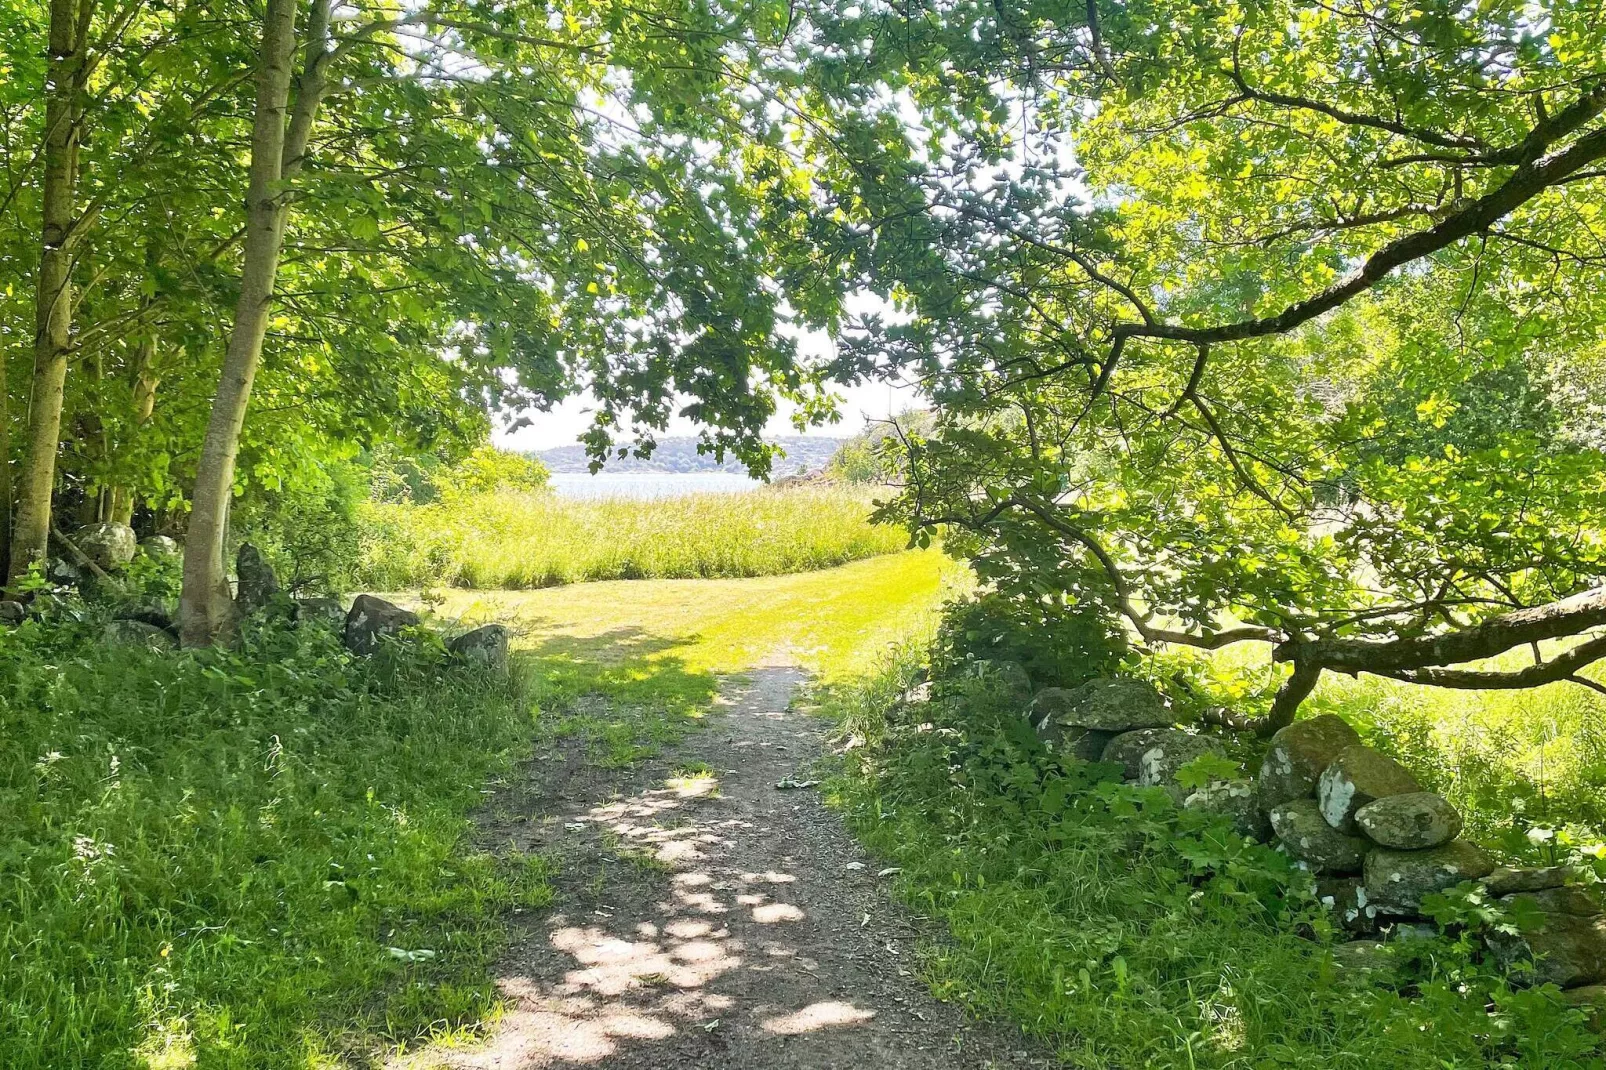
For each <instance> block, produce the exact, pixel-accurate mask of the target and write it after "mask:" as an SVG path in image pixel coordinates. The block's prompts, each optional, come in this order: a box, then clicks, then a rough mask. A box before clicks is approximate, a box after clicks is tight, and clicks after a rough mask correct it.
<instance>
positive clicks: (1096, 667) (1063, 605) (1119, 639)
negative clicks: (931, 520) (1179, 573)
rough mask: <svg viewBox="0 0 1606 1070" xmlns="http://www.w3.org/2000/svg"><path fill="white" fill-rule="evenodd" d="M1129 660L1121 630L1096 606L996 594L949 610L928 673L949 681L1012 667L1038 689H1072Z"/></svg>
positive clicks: (963, 601)
mask: <svg viewBox="0 0 1606 1070" xmlns="http://www.w3.org/2000/svg"><path fill="white" fill-rule="evenodd" d="M1126 652H1127V644H1126V638H1125V636H1124V634H1123V633H1122V631H1121V629H1120V627H1119V626H1118V625H1117V624H1116V623H1115V622H1114V621H1112V620H1111V619H1110V618H1109V617H1108V615H1106V614H1105V613H1104V612H1103V611H1102V610H1100V609H1099V608H1098V607H1097V606H1092V605H1086V604H1083V605H1074V604H1068V603H1067V602H1065V601H1064V600H1063V599H1056V598H1041V597H1036V596H1033V595H1030V594H1015V593H1009V592H1004V591H999V590H993V591H987V592H984V593H982V594H979V595H976V596H974V597H969V598H963V599H960V600H958V601H956V602H953V603H952V604H951V605H950V606H949V607H948V609H947V610H946V612H945V613H944V614H943V619H942V624H941V626H940V627H939V628H938V630H937V638H936V641H935V643H934V645H933V647H932V666H931V668H932V675H933V676H935V677H938V678H954V677H961V676H973V675H976V674H977V673H979V672H981V671H983V670H984V669H985V668H986V667H988V666H989V665H996V664H997V663H999V662H1006V661H1012V662H1018V663H1019V664H1020V665H1021V666H1022V667H1024V668H1025V669H1026V675H1027V676H1029V677H1030V678H1031V681H1032V684H1033V685H1034V686H1036V687H1074V686H1075V685H1077V684H1079V683H1082V682H1083V681H1086V680H1091V679H1093V678H1094V677H1097V676H1107V675H1109V674H1110V673H1111V672H1113V671H1114V670H1115V669H1116V668H1117V667H1118V666H1119V665H1120V663H1121V659H1122V658H1123V657H1124V656H1125V654H1126Z"/></svg>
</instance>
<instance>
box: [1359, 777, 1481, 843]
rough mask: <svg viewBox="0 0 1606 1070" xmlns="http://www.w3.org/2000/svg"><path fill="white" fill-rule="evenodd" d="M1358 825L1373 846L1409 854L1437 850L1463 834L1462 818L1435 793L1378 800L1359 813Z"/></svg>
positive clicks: (1392, 796)
mask: <svg viewBox="0 0 1606 1070" xmlns="http://www.w3.org/2000/svg"><path fill="white" fill-rule="evenodd" d="M1355 824H1356V825H1357V826H1359V828H1360V830H1361V835H1363V836H1365V837H1366V838H1367V839H1369V840H1371V841H1372V842H1373V843H1376V844H1381V845H1382V846H1384V847H1395V848H1399V849H1400V850H1407V851H1420V850H1422V849H1424V848H1427V847H1437V846H1439V844H1441V843H1449V842H1450V841H1451V840H1453V839H1455V838H1456V837H1457V836H1459V835H1460V834H1461V815H1460V814H1459V813H1457V812H1456V808H1455V807H1453V806H1451V805H1450V803H1449V802H1448V801H1447V800H1446V799H1445V798H1444V796H1442V795H1437V794H1435V793H1433V792H1431V791H1408V792H1406V793H1405V794H1404V795H1385V796H1384V797H1383V798H1381V799H1374V800H1373V801H1372V802H1369V803H1367V804H1366V805H1365V806H1363V807H1361V808H1360V809H1359V810H1357V811H1355Z"/></svg>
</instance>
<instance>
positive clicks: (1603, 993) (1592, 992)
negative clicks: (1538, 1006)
mask: <svg viewBox="0 0 1606 1070" xmlns="http://www.w3.org/2000/svg"><path fill="white" fill-rule="evenodd" d="M1561 998H1562V1000H1563V1001H1565V1002H1566V1003H1567V1004H1568V1005H1569V1006H1572V1007H1577V1008H1578V1009H1579V1010H1581V1011H1583V1012H1584V1013H1585V1014H1586V1015H1588V1022H1587V1024H1588V1026H1589V1028H1591V1029H1593V1030H1594V1031H1595V1032H1597V1033H1599V1032H1602V1031H1603V1030H1606V985H1581V986H1579V987H1578V988H1569V989H1567V990H1566V991H1565V992H1563V993H1562V994H1561Z"/></svg>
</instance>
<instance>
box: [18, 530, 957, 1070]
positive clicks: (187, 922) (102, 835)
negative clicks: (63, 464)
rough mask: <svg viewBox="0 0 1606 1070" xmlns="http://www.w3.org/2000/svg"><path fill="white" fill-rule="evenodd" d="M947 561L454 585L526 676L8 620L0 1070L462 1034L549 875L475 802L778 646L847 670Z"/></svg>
mask: <svg viewBox="0 0 1606 1070" xmlns="http://www.w3.org/2000/svg"><path fill="white" fill-rule="evenodd" d="M951 577H952V570H951V568H950V567H949V566H948V565H946V564H945V562H944V561H943V560H942V559H941V558H940V557H939V556H937V555H935V554H931V553H906V554H895V555H889V556H883V557H878V558H875V559H873V560H868V561H861V562H857V563H854V564H851V565H848V566H845V567H842V568H838V569H833V570H828V571H822V572H812V573H804V574H798V575H791V576H778V577H770V578H764V579H757V580H750V581H723V580H720V581H707V582H701V583H698V582H687V581H676V580H667V581H643V582H640V583H633V584H588V585H583V586H579V587H572V588H557V589H552V590H546V591H532V592H507V593H496V594H477V593H470V592H462V591H459V592H451V593H450V594H449V596H448V605H447V607H446V608H447V609H448V610H449V611H453V612H456V613H460V614H461V615H464V616H465V617H474V616H476V615H483V614H484V613H485V612H487V611H491V610H494V611H495V612H498V613H503V612H506V613H508V614H509V615H511V616H513V617H515V618H516V620H515V624H516V626H517V627H518V628H519V630H520V631H521V633H522V634H520V635H519V637H518V639H517V641H516V646H517V647H518V648H519V653H518V657H517V660H516V665H517V666H519V669H520V671H519V672H517V673H516V674H515V676H514V677H513V678H512V679H511V680H498V679H494V678H491V679H487V678H485V677H483V676H479V675H474V674H472V673H469V672H467V671H460V670H450V669H446V668H443V667H442V666H441V665H440V664H439V663H438V662H437V661H436V660H434V659H433V657H431V656H428V655H427V653H426V654H425V655H421V656H419V657H416V658H414V657H394V658H388V659H375V660H374V661H371V662H369V661H363V660H354V659H351V658H350V657H348V656H347V655H346V654H345V653H344V652H343V651H342V650H341V649H340V646H339V642H338V639H337V637H336V636H335V635H334V634H333V632H329V631H323V630H318V629H302V630H298V631H289V630H283V629H280V630H267V631H261V632H255V633H252V634H251V635H249V636H248V637H247V641H246V643H245V644H244V645H243V646H242V647H241V648H240V649H239V650H237V651H232V652H230V651H221V650H212V651H200V652H185V653H178V654H172V653H169V654H156V653H150V652H147V651H141V650H127V649H107V648H104V647H102V646H100V645H99V644H98V643H97V642H95V638H96V629H95V626H94V624H93V622H92V621H90V622H85V623H74V622H73V621H72V620H71V619H63V620H62V621H59V622H56V623H54V624H52V625H51V626H50V627H48V628H45V627H42V626H40V625H38V624H27V625H24V626H22V627H21V628H17V629H13V630H4V631H0V1066H4V1067H5V1068H6V1070H36V1068H37V1070H45V1068H48V1070H71V1068H80V1067H96V1068H110V1067H129V1068H135V1067H146V1068H161V1070H168V1068H179V1067H189V1066H198V1067H205V1068H208V1070H212V1068H228V1070H236V1068H240V1070H244V1068H255V1067H294V1068H305V1070H312V1068H320V1070H322V1068H333V1067H336V1066H351V1065H366V1064H367V1063H368V1061H369V1060H370V1059H372V1058H375V1057H377V1056H379V1055H381V1054H382V1053H383V1052H384V1051H386V1050H388V1049H394V1048H396V1047H406V1046H410V1045H412V1044H413V1043H415V1042H417V1041H420V1040H422V1039H423V1038H426V1037H429V1036H432V1035H438V1034H440V1033H442V1032H453V1031H464V1030H467V1031H470V1032H472V1031H473V1030H474V1029H475V1028H477V1027H478V1024H479V1023H482V1022H484V1021H486V1020H488V1019H489V1018H490V1017H492V1016H494V1014H495V1012H496V1008H497V997H496V993H495V992H494V990H493V987H492V985H491V981H490V976H491V966H492V964H493V963H494V961H495V959H496V956H497V955H498V953H499V952H500V950H501V949H502V947H503V946H504V941H505V935H506V923H507V921H508V917H509V915H510V913H511V912H513V911H516V910H527V909H536V908H539V907H540V906H542V905H543V904H544V903H545V902H546V901H547V899H548V897H549V896H550V894H551V891H550V886H549V884H548V877H549V876H550V866H549V863H548V862H547V860H546V859H544V858H543V857H541V856H539V855H523V854H519V853H517V852H513V851H511V850H504V849H502V848H500V847H498V845H495V844H490V845H484V844H480V843H478V842H477V841H476V837H475V835H474V825H473V824H472V823H471V821H470V814H471V813H472V812H473V811H474V810H475V809H476V808H477V807H478V806H479V805H480V804H481V803H482V802H483V801H484V800H485V798H486V796H487V792H490V791H494V789H495V787H496V785H497V784H498V783H500V782H501V779H502V778H503V777H505V776H506V775H507V774H508V772H509V770H510V768H511V765H512V763H513V761H514V760H515V759H519V758H522V757H525V756H531V757H533V758H534V759H535V760H538V761H539V760H542V759H548V760H554V759H556V758H558V756H559V752H560V751H562V750H563V749H564V748H565V747H567V746H569V745H570V744H571V743H572V744H577V745H579V746H581V747H583V748H585V749H586V750H587V752H588V754H589V757H590V758H591V760H593V761H597V762H600V763H603V764H609V765H622V764H626V763H629V762H631V761H634V760H636V759H638V758H640V757H642V756H644V755H647V754H651V753H653V752H655V751H656V750H658V749H659V748H660V747H662V746H663V745H664V744H665V743H666V742H668V741H670V740H672V739H674V738H677V737H678V736H679V735H681V734H682V733H684V732H685V731H687V730H688V729H689V728H690V727H691V726H693V725H695V724H697V723H698V722H699V721H700V720H701V719H702V718H703V717H704V716H705V715H706V714H707V713H708V711H709V710H710V709H711V708H712V707H713V705H714V702H715V698H716V693H717V689H718V686H719V677H720V675H721V674H725V673H740V672H741V671H743V670H745V669H748V668H751V667H753V666H754V665H757V664H761V663H763V662H764V661H765V660H766V659H769V658H771V657H772V656H776V655H780V656H786V657H791V658H794V659H796V660H798V661H799V662H801V663H803V664H805V665H806V666H808V667H810V668H812V669H814V670H815V671H817V672H818V673H820V674H821V675H822V676H823V677H826V678H831V679H845V678H847V677H849V676H851V675H852V674H854V673H855V672H857V671H859V670H860V668H861V667H862V666H864V665H866V664H868V663H869V661H870V660H873V658H874V657H875V656H876V654H877V652H879V651H882V650H884V649H885V648H886V646H887V644H888V643H889V642H892V641H894V640H896V639H897V638H898V637H899V636H901V635H902V634H903V631H904V629H905V627H906V626H907V624H908V622H909V621H911V620H918V619H922V618H923V617H925V616H928V615H929V614H930V613H931V612H932V608H933V606H934V605H935V603H936V601H937V600H938V598H939V595H940V593H941V591H942V590H943V589H944V587H945V584H947V583H948V582H949V581H950V579H951ZM425 649H426V652H427V650H428V647H427V646H426V648H425ZM705 773H706V770H704V769H700V768H697V767H694V766H687V767H685V768H684V769H679V770H677V774H678V775H680V776H684V777H691V778H695V777H698V776H701V775H703V774H705ZM625 862H626V863H628V864H632V865H645V864H647V863H646V862H644V861H643V860H641V859H635V858H626V859H625Z"/></svg>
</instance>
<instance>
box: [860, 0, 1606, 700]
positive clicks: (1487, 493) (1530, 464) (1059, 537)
mask: <svg viewBox="0 0 1606 1070" xmlns="http://www.w3.org/2000/svg"><path fill="white" fill-rule="evenodd" d="M1585 7H1586V6H1585V5H1551V6H1548V7H1547V8H1546V9H1545V10H1544V11H1543V12H1542V13H1536V11H1535V9H1533V8H1532V7H1531V6H1530V5H1523V4H1518V3H1514V2H1505V0H1490V2H1487V3H1479V4H1476V5H1472V6H1470V7H1469V6H1468V5H1464V4H1451V3H1426V4H1411V5H1404V4H1392V3H1383V4H1373V3H1366V4H1361V3H1353V2H1348V0H1345V2H1340V3H1337V4H1322V5H1315V4H1303V3H1297V2H1291V0H1265V2H1257V3H1253V4H1249V5H1244V6H1232V7H1227V8H1202V7H1199V6H1197V5H1190V4H1176V3H1169V2H1165V0H1158V2H1149V0H1144V2H1141V3H1133V4H1124V5H1119V6H1117V5H1113V4H1104V3H1093V4H1089V5H1086V6H1085V8H1084V7H1083V6H1081V5H1078V6H1077V9H1076V10H1075V11H1074V12H1073V11H1070V10H1069V9H1060V8H1055V9H1052V10H1050V9H1048V8H1046V7H1042V6H1033V5H1026V6H1024V7H1012V8H1011V9H1009V10H1008V11H1007V12H1006V11H1000V10H999V9H994V8H990V7H986V6H982V5H977V6H974V7H962V8H961V9H957V10H956V11H954V12H952V13H951V14H950V15H949V16H948V19H947V21H946V22H945V24H944V27H943V28H944V29H945V30H946V31H948V33H949V36H948V37H943V35H942V33H940V32H939V31H938V30H936V29H932V33H931V36H930V37H929V38H928V39H925V41H924V47H926V48H928V49H929V51H927V52H921V51H920V47H921V46H919V45H916V46H907V45H906V46H905V47H908V48H909V49H910V50H909V55H908V60H907V63H908V66H909V67H910V69H915V70H921V69H924V70H927V71H928V72H931V71H940V70H942V69H944V68H943V66H942V65H943V64H944V63H946V62H949V60H947V59H945V58H944V57H945V56H948V55H950V54H951V53H952V50H954V49H960V48H963V49H964V50H965V53H966V56H967V60H966V62H967V68H966V69H974V70H980V71H984V72H985V74H986V75H987V77H988V78H990V79H991V81H990V82H989V84H990V85H993V86H995V87H996V88H995V90H994V91H995V92H996V93H997V102H998V110H997V122H996V123H995V124H994V126H993V127H991V128H989V129H988V130H986V131H985V132H984V134H985V136H975V137H970V138H968V139H958V138H950V139H948V140H947V141H945V142H944V143H943V144H942V146H941V148H940V151H934V152H933V154H932V157H931V159H930V160H929V162H928V164H927V166H926V169H925V171H924V172H923V173H922V174H921V175H920V176H919V178H918V179H916V180H914V183H913V184H915V185H917V186H918V187H919V189H920V195H919V198H918V200H916V199H915V198H913V197H908V198H905V199H904V200H903V201H902V202H900V211H899V212H897V213H894V212H890V211H889V212H886V213H884V214H883V215H882V216H881V218H879V219H877V220H876V221H875V224H876V227H877V234H878V243H877V245H876V248H875V250H874V255H875V257H876V260H875V264H876V268H877V271H878V274H879V277H880V279H881V285H882V288H883V290H884V292H885V293H886V295H887V296H888V298H889V300H890V301H892V302H893V304H894V305H895V306H896V307H897V309H898V312H899V315H897V316H896V317H893V316H885V315H883V316H880V317H866V318H865V319H864V320H863V321H862V322H860V323H858V324H857V325H856V329H853V330H849V331H848V332H846V334H847V337H846V340H845V346H846V348H847V349H848V350H849V351H851V352H852V353H853V354H855V355H856V356H857V358H858V359H859V360H860V361H861V364H862V366H864V367H879V368H886V367H895V368H898V369H900V370H902V371H903V372H905V373H906V374H910V375H912V376H914V377H917V378H918V379H919V381H920V382H921V384H922V385H923V387H924V388H925V390H926V391H927V393H928V394H929V396H930V398H931V399H932V401H933V403H934V407H935V409H936V411H937V414H938V415H937V419H936V425H935V427H934V428H933V429H932V430H931V431H929V432H928V433H922V434H915V433H910V434H906V435H902V436H898V435H894V436H891V437H890V439H889V442H891V443H892V445H891V446H890V447H889V448H893V449H896V450H898V451H900V452H901V453H902V454H903V458H902V461H901V464H902V467H901V468H899V469H896V470H899V471H903V472H906V473H907V480H906V485H905V486H904V488H903V490H902V493H901V494H900V495H899V496H898V497H897V499H896V500H895V501H893V502H891V503H889V504H888V505H887V506H886V508H885V509H884V511H883V515H884V516H886V517H888V518H895V519H899V520H902V521H904V522H906V523H908V524H909V525H911V526H912V527H913V528H914V529H915V530H916V532H917V533H930V532H931V531H933V530H935V529H938V528H944V529H947V530H948V531H950V532H954V533H960V536H959V539H958V543H957V544H958V545H959V546H960V547H961V548H963V549H966V550H967V551H969V552H971V553H973V554H974V555H975V559H976V560H977V562H978V565H979V567H980V568H981V570H982V571H983V574H984V576H986V575H988V574H989V573H990V572H992V571H1001V570H1006V569H1015V570H1024V571H1028V572H1030V573H1031V574H1032V576H1033V577H1034V580H1035V581H1036V582H1038V583H1039V584H1041V585H1042V586H1044V587H1045V588H1047V589H1051V590H1053V591H1056V592H1059V593H1060V594H1061V595H1064V596H1069V597H1071V598H1073V599H1075V600H1078V601H1084V602H1092V603H1094V604H1097V605H1100V606H1103V607H1105V608H1106V609H1107V610H1108V612H1110V613H1111V614H1112V615H1113V616H1114V617H1116V618H1119V619H1121V620H1123V621H1124V622H1125V624H1126V626H1128V628H1129V630H1130V631H1131V632H1133V633H1134V634H1135V635H1136V637H1137V638H1138V639H1139V640H1140V641H1142V642H1143V643H1144V644H1146V645H1148V646H1151V647H1153V646H1156V645H1160V644H1182V645H1187V646H1192V647H1203V648H1206V649H1215V648H1219V647H1223V646H1226V645H1228V644H1231V643H1234V642H1238V641H1245V640H1256V641H1262V642H1266V643H1270V644H1272V645H1273V647H1274V650H1275V655H1274V657H1275V660H1276V662H1278V663H1279V664H1280V665H1282V666H1285V667H1287V668H1289V669H1291V670H1292V671H1291V672H1290V673H1288V674H1287V675H1286V677H1285V678H1284V679H1283V680H1282V683H1281V689H1280V691H1279V692H1278V693H1277V696H1276V698H1275V700H1274V702H1273V703H1272V705H1271V708H1270V710H1269V712H1266V713H1264V714H1262V715H1252V714H1241V715H1236V716H1229V717H1226V718H1225V719H1226V720H1228V721H1229V722H1231V723H1233V724H1237V725H1243V726H1253V727H1257V728H1261V729H1275V728H1276V727H1278V726H1280V725H1282V724H1285V723H1287V722H1288V720H1290V719H1291V718H1292V716H1293V715H1294V712H1295V710H1296V709H1297V707H1298V706H1299V704H1300V702H1301V701H1302V700H1303V699H1304V698H1305V697H1306V696H1307V695H1308V694H1309V693H1310V692H1311V690H1312V689H1313V688H1314V687H1315V685H1316V683H1317V681H1318V679H1319V678H1320V677H1321V675H1322V674H1323V673H1324V672H1329V671H1334V672H1341V673H1360V672H1368V673H1374V674H1378V675H1381V676H1386V677H1391V678H1394V679H1398V680H1403V681H1409V682H1418V683H1431V684H1439V685H1444V686H1451V687H1467V688H1514V687H1527V686H1532V685H1535V684H1540V683H1545V682H1550V681H1556V680H1574V681H1577V682H1579V683H1580V684H1586V685H1587V686H1591V687H1594V686H1596V685H1595V684H1593V683H1590V682H1589V681H1587V680H1585V679H1584V678H1583V677H1581V676H1579V675H1578V671H1579V670H1580V669H1582V668H1583V667H1585V666H1587V665H1589V664H1590V663H1592V662H1593V661H1595V660H1596V659H1598V658H1600V657H1602V656H1606V637H1601V638H1593V639H1584V638H1583V637H1584V636H1586V634H1587V633H1588V632H1589V631H1590V630H1591V629H1593V628H1596V627H1598V626H1600V625H1603V624H1606V589H1599V588H1597V587H1596V586H1595V585H1597V584H1598V583H1600V581H1601V580H1602V579H1603V578H1606V551H1603V547H1602V532H1603V531H1606V524H1603V520H1606V460H1603V457H1602V454H1601V452H1600V450H1599V449H1598V446H1599V443H1600V441H1601V436H1600V434H1599V409H1598V402H1597V401H1596V400H1595V399H1598V398H1599V397H1600V389H1599V387H1600V384H1601V383H1602V382H1603V381H1606V380H1603V378H1602V376H1601V367H1602V364H1603V354H1606V330H1603V325H1606V304H1603V299H1602V296H1601V294H1602V292H1603V288H1602V286H1601V285H1600V283H1601V282H1602V281H1603V278H1602V271H1601V269H1602V267H1603V266H1606V253H1603V251H1602V250H1603V249H1606V212H1603V208H1606V59H1603V57H1606V36H1603V35H1606V24H1603V23H1602V22H1601V20H1599V19H1598V18H1597V17H1595V15H1594V13H1592V12H1589V11H1586V10H1585ZM932 76H933V77H934V78H935V77H937V75H936V74H933V75H932ZM953 91H954V92H955V93H960V92H978V91H979V90H977V89H976V88H975V87H974V86H972V85H970V83H968V82H967V83H964V85H963V86H961V85H959V84H957V83H955V85H954V89H953ZM1073 150H1074V158H1073ZM1549 640H1567V641H1568V642H1567V643H1566V644H1564V645H1565V646H1566V649H1565V651H1564V652H1562V653H1555V654H1552V653H1548V652H1545V651H1544V650H1543V649H1542V648H1541V646H1540V644H1541V643H1543V642H1545V641H1549ZM1577 640H1581V641H1577ZM1525 647H1531V648H1532V649H1533V651H1534V664H1532V665H1530V666H1528V667H1525V668H1520V669H1515V670H1512V671H1495V670H1488V671H1484V670H1470V669H1463V668H1452V666H1459V665H1463V664H1465V663H1468V662H1472V661H1477V660H1480V659H1484V658H1488V657H1491V656H1493V655H1497V654H1501V653H1503V652H1505V651H1507V650H1511V649H1514V648H1525Z"/></svg>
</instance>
